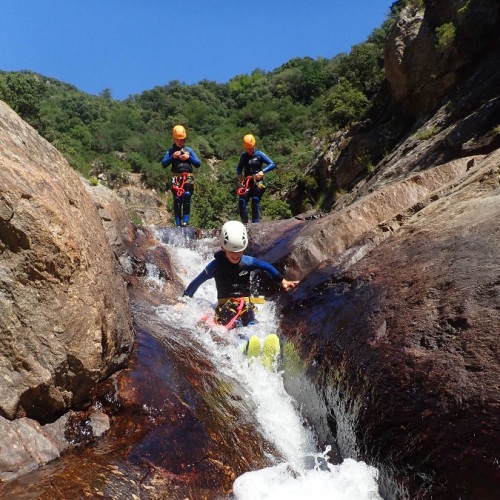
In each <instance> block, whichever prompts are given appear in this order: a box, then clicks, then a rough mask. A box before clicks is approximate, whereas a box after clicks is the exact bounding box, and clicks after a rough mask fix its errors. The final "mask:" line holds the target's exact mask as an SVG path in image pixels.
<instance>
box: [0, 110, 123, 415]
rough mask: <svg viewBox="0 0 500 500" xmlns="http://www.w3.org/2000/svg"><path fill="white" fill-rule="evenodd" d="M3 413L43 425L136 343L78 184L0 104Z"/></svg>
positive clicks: (118, 283)
mask: <svg viewBox="0 0 500 500" xmlns="http://www.w3.org/2000/svg"><path fill="white" fill-rule="evenodd" d="M0 151H1V155H0V261H1V272H0V331H1V332H2V336H1V340H0V372H1V374H2V376H1V377H0V393H1V394H2V397H1V400H0V413H1V414H2V415H4V416H5V417H7V418H9V419H12V418H15V417H17V416H23V415H25V416H29V417H32V418H35V419H49V418H50V417H51V416H52V415H53V414H55V413H59V412H62V411H64V410H66V409H68V408H69V407H71V406H72V405H74V404H78V403H80V402H82V401H84V400H86V399H87V398H88V397H89V393H90V390H91V389H92V387H93V386H94V384H95V383H96V382H97V381H98V380H100V379H102V378H104V377H106V376H107V375H109V374H110V373H112V372H113V371H115V370H116V369H118V368H119V367H120V366H122V365H123V363H124V362H125V361H126V359H127V357H128V355H129V353H130V349H131V346H132V341H133V331H132V325H131V315H130V310H129V305H128V297H127V294H126V290H125V286H124V283H123V280H122V279H121V278H120V277H119V276H118V275H116V274H115V273H114V272H113V266H114V258H113V254H112V252H111V249H110V247H109V244H108V241H107V239H106V234H105V232H104V229H103V227H102V224H101V221H100V219H99V215H98V213H97V210H96V209H95V207H94V205H93V204H92V202H91V200H90V199H89V197H88V195H87V193H86V192H85V190H84V188H83V185H82V183H81V182H80V179H79V177H78V175H77V174H76V173H75V172H74V171H73V170H72V169H71V168H70V167H69V165H68V163H67V162H66V160H65V159H64V158H63V157H62V155H61V154H60V153H58V152H57V151H56V149H55V148H53V147H52V146H51V145H50V144H48V143H47V142H46V141H45V140H44V139H42V138H41V137H40V136H39V135H38V134H37V133H36V132H35V131H34V130H33V129H32V128H31V127H29V126H28V125H27V124H26V123H24V122H23V121H22V120H21V119H20V118H19V117H18V116H17V115H16V114H15V113H14V112H13V111H12V110H10V108H8V106H6V105H5V104H4V103H2V102H0Z"/></svg>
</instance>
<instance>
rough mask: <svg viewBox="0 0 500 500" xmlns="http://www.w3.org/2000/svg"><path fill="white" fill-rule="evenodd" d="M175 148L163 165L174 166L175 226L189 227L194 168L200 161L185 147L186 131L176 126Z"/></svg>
mask: <svg viewBox="0 0 500 500" xmlns="http://www.w3.org/2000/svg"><path fill="white" fill-rule="evenodd" d="M172 136H173V138H174V144H173V146H172V147H171V148H170V149H169V150H168V151H167V152H166V153H165V156H164V157H163V160H162V161H161V164H162V165H163V166H164V167H168V166H169V165H172V184H171V189H172V193H173V195H174V215H175V224H176V225H177V227H179V226H187V225H188V224H189V216H190V213H191V196H192V194H193V190H194V176H193V167H196V168H199V167H200V165H201V162H200V160H199V159H198V157H197V156H196V154H195V152H194V151H193V150H192V149H191V148H190V147H187V146H185V142H186V136H187V134H186V129H185V128H184V127H183V126H182V125H176V126H175V127H174V128H173V130H172Z"/></svg>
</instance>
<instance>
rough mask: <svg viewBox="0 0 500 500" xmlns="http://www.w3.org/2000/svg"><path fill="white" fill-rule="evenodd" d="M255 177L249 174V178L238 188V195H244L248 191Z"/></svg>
mask: <svg viewBox="0 0 500 500" xmlns="http://www.w3.org/2000/svg"><path fill="white" fill-rule="evenodd" d="M252 179H253V175H249V176H247V178H246V179H245V180H244V181H243V182H242V183H241V187H240V188H238V189H237V190H236V193H237V194H238V196H244V195H245V194H246V192H247V191H248V184H250V181H251V180H252Z"/></svg>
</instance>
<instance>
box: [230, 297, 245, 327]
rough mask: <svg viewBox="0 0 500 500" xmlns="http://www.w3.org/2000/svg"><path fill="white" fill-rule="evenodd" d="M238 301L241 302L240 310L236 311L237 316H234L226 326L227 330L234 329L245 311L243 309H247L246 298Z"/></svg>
mask: <svg viewBox="0 0 500 500" xmlns="http://www.w3.org/2000/svg"><path fill="white" fill-rule="evenodd" d="M236 300H238V301H239V304H238V309H237V310H236V314H235V315H234V318H233V319H232V320H231V321H230V322H229V323H228V324H227V325H226V328H227V329H228V330H230V329H231V328H232V327H233V325H234V323H235V321H236V320H237V319H238V318H239V317H240V315H241V312H242V311H243V308H244V307H245V297H240V298H238V299H236Z"/></svg>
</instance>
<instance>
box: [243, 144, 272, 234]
mask: <svg viewBox="0 0 500 500" xmlns="http://www.w3.org/2000/svg"><path fill="white" fill-rule="evenodd" d="M255 145H256V140H255V137H254V136H253V135H252V134H246V135H245V137H243V147H244V149H245V152H244V153H243V154H242V155H241V157H240V161H239V163H238V166H237V167H236V173H237V175H238V180H239V181H240V183H241V184H242V187H241V188H239V189H238V196H239V201H238V205H239V211H240V217H241V221H242V222H243V223H244V224H246V223H247V222H248V213H247V204H248V202H249V201H250V200H252V222H259V219H260V199H261V197H262V195H263V194H264V191H265V189H266V186H265V184H264V181H263V179H264V174H266V173H267V172H270V171H271V170H273V169H274V168H275V167H276V164H275V163H274V162H273V161H272V160H271V159H270V158H268V157H267V156H266V155H265V154H264V153H263V152H262V151H259V150H257V149H255Z"/></svg>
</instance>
